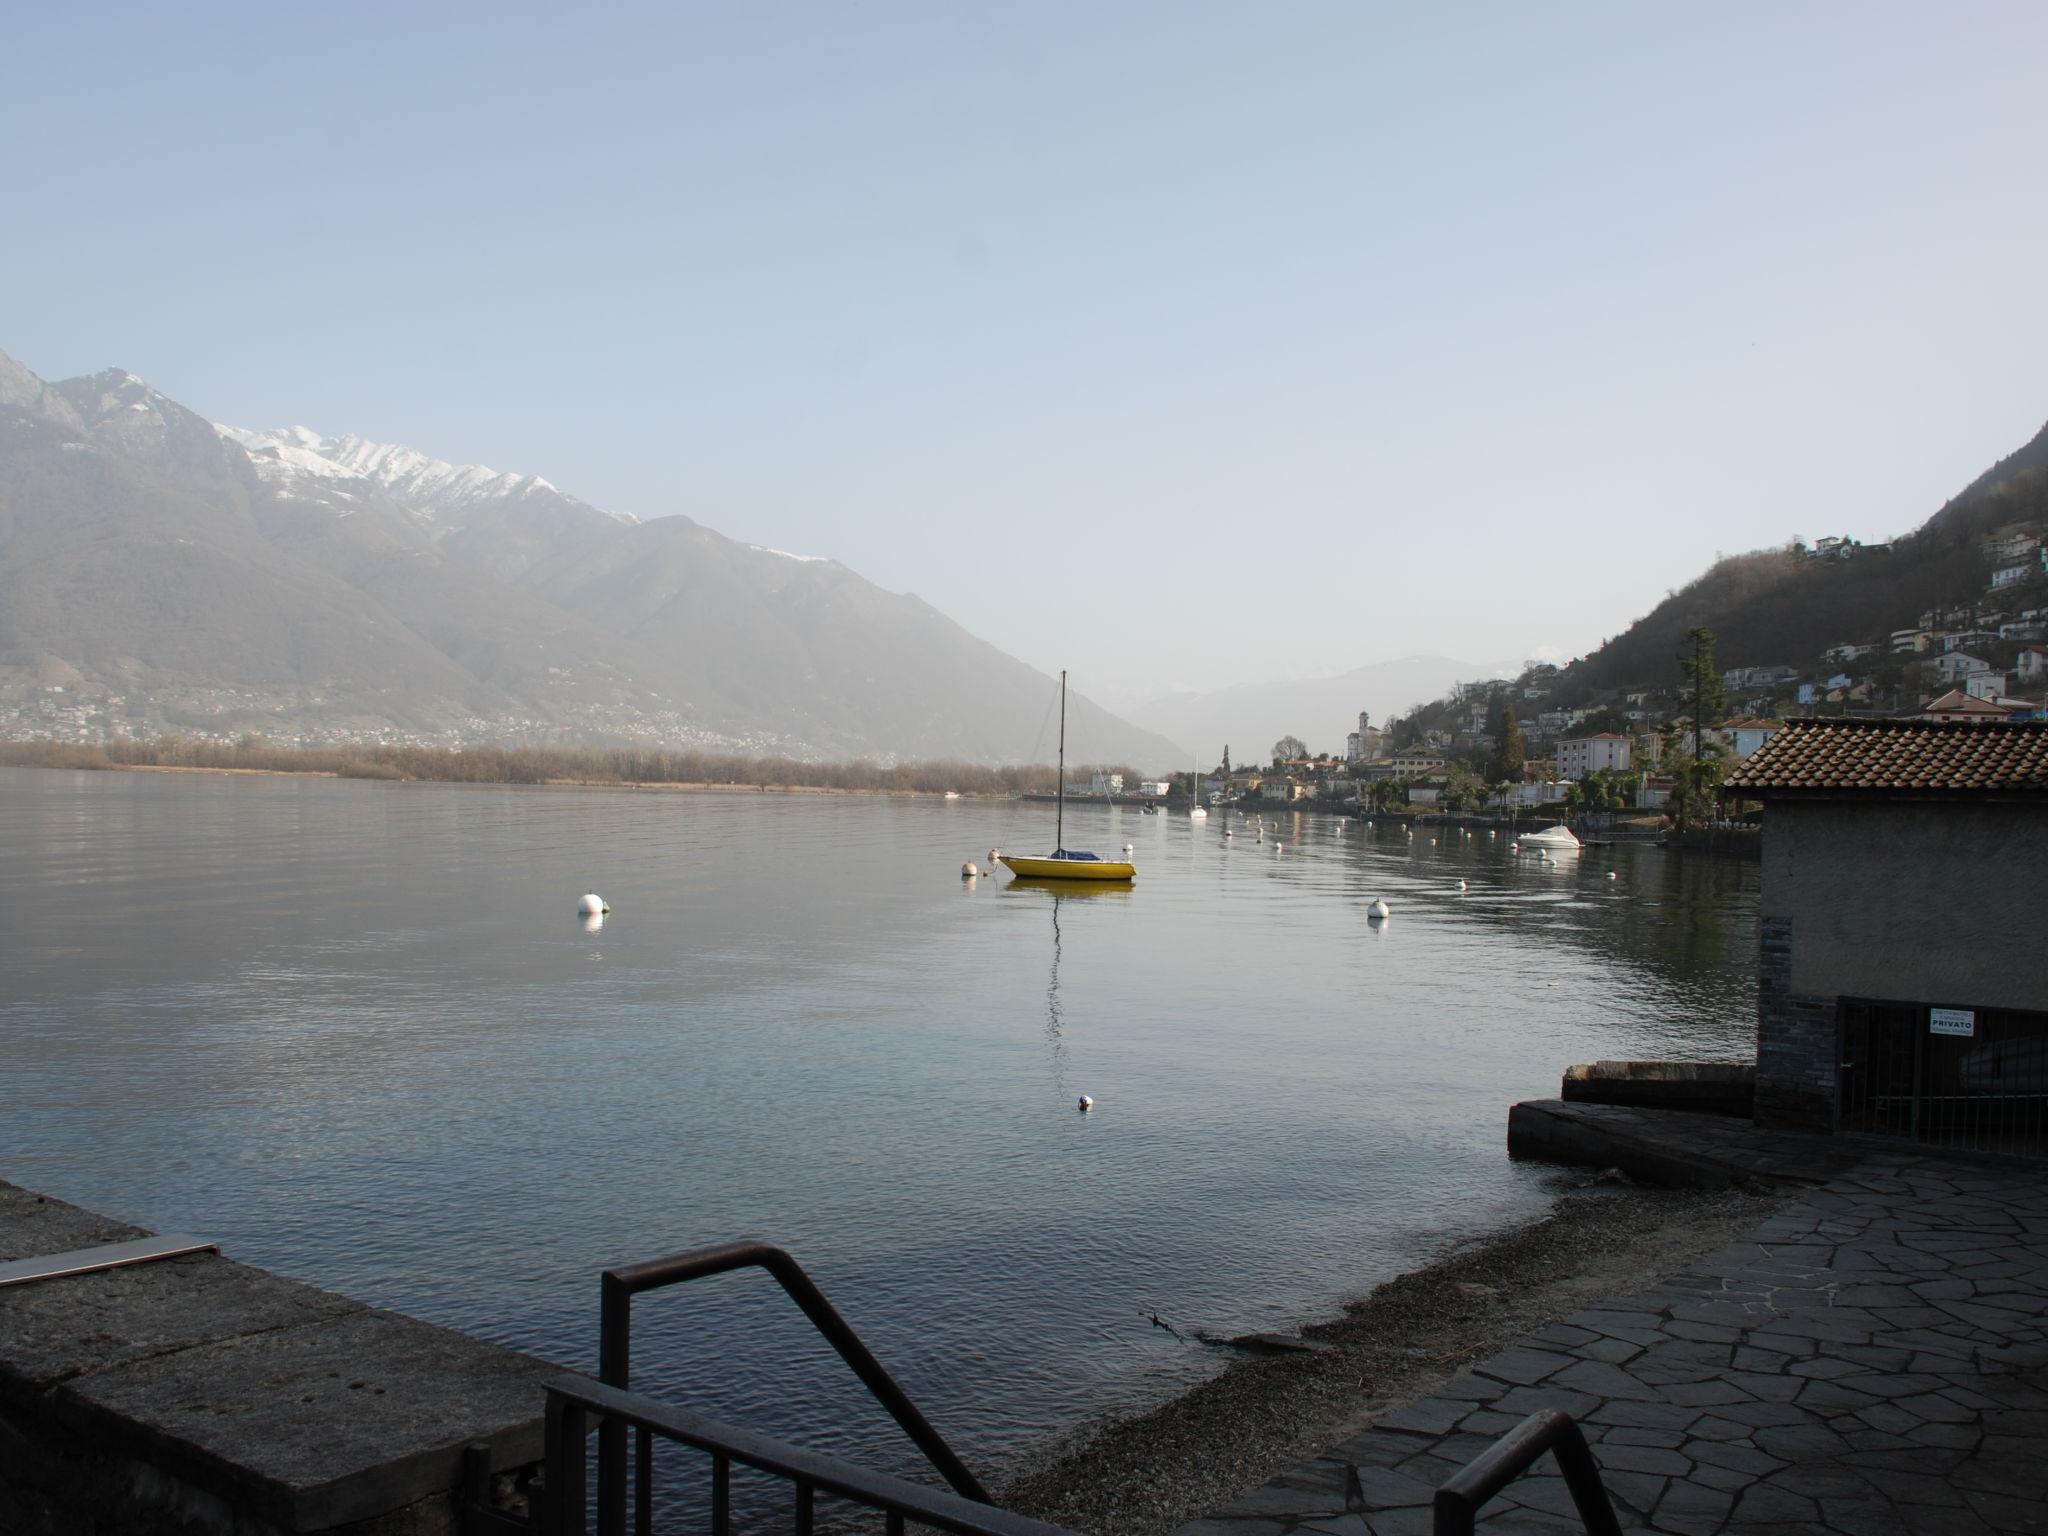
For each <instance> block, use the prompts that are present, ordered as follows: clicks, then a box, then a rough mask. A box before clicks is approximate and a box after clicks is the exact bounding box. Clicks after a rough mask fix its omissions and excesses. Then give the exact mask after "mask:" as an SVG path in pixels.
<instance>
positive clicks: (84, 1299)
mask: <svg viewBox="0 0 2048 1536" xmlns="http://www.w3.org/2000/svg"><path fill="white" fill-rule="evenodd" d="M140 1235H144V1234H142V1233H141V1231H140V1229H138V1228H135V1227H130V1226H127V1225H125V1224H123V1223H119V1222H111V1221H108V1220H107V1219H106V1218H104V1217H100V1216H97V1215H95V1214H94V1213H92V1212H90V1211H85V1210H81V1209H79V1208H78V1207H76V1206H71V1205H66V1204H64V1203H63V1202H62V1201H58V1200H52V1199H49V1198H47V1197H45V1196H41V1195H37V1194H34V1193H33V1192H31V1191H28V1190H23V1189H19V1188H16V1187H15V1186H13V1185H8V1184H0V1258H31V1257H37V1256H40V1255H42V1254H47V1253H56V1252H62V1251H65V1250H67V1249H71V1248H78V1247H84V1246H87V1245H89V1244H92V1243H103V1242H116V1241H120V1240H122V1239H124V1238H132V1237H136V1236H140ZM559 1370H560V1367H559V1366H556V1365H551V1364H549V1363H547V1362H545V1361H541V1360H537V1359H534V1358H533V1357H531V1356H528V1355H522V1354H518V1353H516V1352H514V1351H512V1350H508V1349H501V1348H498V1347H497V1346H495V1345H490V1344H486V1343H483V1342H482V1341H480V1340H477V1339H472V1338H470V1337H468V1336H467V1335H465V1334H460V1333H456V1332H453V1331H452V1330H449V1329H446V1328H437V1327H434V1326H433V1325H431V1324H428V1323H423V1322H420V1321H418V1320H416V1319H414V1318H409V1317H404V1316H401V1315H400V1314H398V1313H395V1312H386V1311H381V1310H379V1309H376V1308H372V1307H367V1306H364V1305H363V1304H362V1303H361V1302H357V1301H352V1300H350V1299H349V1298H347V1297H345V1296H337V1295H334V1294H333V1293H331V1292H327V1291H322V1290H319V1289H316V1288H315V1287H313V1286H308V1285H300V1284H298V1283H297V1282H295V1281H291V1280H286V1279H283V1278H281V1277H279V1276H277V1275H273V1274H270V1273H268V1272H267V1271H264V1270H260V1269H255V1268H252V1267H250V1266H248V1265H245V1264H238V1263H235V1262H234V1261H233V1260H230V1259H226V1258H222V1257H220V1256H219V1255H216V1254H192V1255H187V1256H184V1257H180V1258H174V1259H164V1260H160V1261H157V1262H154V1263H149V1264H142V1265H137V1266H134V1267H132V1268H126V1269H116V1270H108V1271H103V1272H99V1273H93V1274H85V1275H72V1276H65V1277H62V1278H57V1279H50V1280H39V1281H35V1282H32V1283H29V1284H25V1285H19V1286H12V1287H8V1288H6V1289H4V1290H0V1529H6V1530H8V1531H10V1532H11V1531H16V1530H22V1531H29V1532H37V1531H44V1530H47V1531H50V1532H57V1531H67V1530H84V1529H93V1528H105V1529H119V1530H123V1531H130V1530H133V1531H148V1532H154V1531H159V1530H161V1531H166V1532H168V1531H177V1532H179V1533H181V1536H197V1533H200V1532H223V1533H226V1532H233V1533H235V1536H253V1533H257V1532H261V1533H265V1536H268V1533H270V1532H278V1533H289V1532H312V1531H322V1532H334V1533H341V1532H348V1533H351V1536H357V1533H360V1536H372V1533H376V1536H382V1533H385V1532H390V1533H399V1532H403V1533H404V1536H427V1533H433V1532H442V1531H450V1532H452V1531H454V1530H455V1529H456V1527H457V1520H458V1515H457V1511H456V1508H455V1491H456V1488H457V1485H458V1480H459V1476H460V1468H461V1462H462V1457H463V1452H464V1448H465V1447H466V1446H468V1445H470V1444H472V1443H475V1442H482V1443H484V1444H486V1445H488V1446H489V1447H490V1449H491V1459H492V1465H493V1468H494V1470H496V1471H500V1472H506V1473H513V1472H517V1471H519V1470H521V1469H524V1468H527V1467H529V1466H531V1465H533V1464H535V1463H537V1462H538V1461H539V1460H540V1455H541V1423H540V1414H541V1405H542V1395H541V1391H540V1387H539V1382H540V1380H541V1379H542V1378H543V1377H545V1376H547V1375H549V1374H554V1373H558V1372H559Z"/></svg>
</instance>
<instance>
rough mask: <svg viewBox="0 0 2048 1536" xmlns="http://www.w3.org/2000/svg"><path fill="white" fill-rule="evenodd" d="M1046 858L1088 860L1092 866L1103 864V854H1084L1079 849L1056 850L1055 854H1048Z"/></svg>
mask: <svg viewBox="0 0 2048 1536" xmlns="http://www.w3.org/2000/svg"><path fill="white" fill-rule="evenodd" d="M1046 857H1047V858H1049V859H1086V860H1087V861H1088V862H1089V863H1090V864H1100V863H1101V862H1102V855H1101V854H1099V853H1083V852H1082V851H1081V850H1080V849H1078V848H1059V849H1055V850H1054V851H1053V852H1051V853H1049V854H1047V855H1046Z"/></svg>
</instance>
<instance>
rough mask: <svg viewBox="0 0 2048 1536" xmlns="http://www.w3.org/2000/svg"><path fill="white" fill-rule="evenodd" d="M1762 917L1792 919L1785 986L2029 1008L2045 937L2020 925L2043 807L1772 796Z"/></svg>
mask: <svg viewBox="0 0 2048 1536" xmlns="http://www.w3.org/2000/svg"><path fill="white" fill-rule="evenodd" d="M1765 817H1766V828H1767V830H1766V832H1765V835H1764V861H1763V916H1764V917H1766V918H1789V919H1791V920H1792V921H1793V923H1794V924H1795V926H1796V929H1797V934H1798V938H1797V942H1796V944H1795V945H1794V946H1793V953H1792V974H1791V988H1792V991H1793V992H1794V993H1796V994H1798V995H1800V996H1803V997H1814V998H1825V997H1867V998H1873V999H1887V1000H1893V1001H1898V1002H1918V1003H1927V1004H1932V1005H1934V1006H1937V1007H1941V1006H1954V1007H1958V1008H1970V1007H1978V1008H2019V1009H2038V1008H2040V1007H2041V1005H2042V999H2043V998H2048V946H2044V945H2041V944H2038V943H2035V942H2033V941H2032V939H2031V937H2030V936H2029V930H2030V923H2031V919H2032V916H2033V915H2034V914H2036V913H2037V912H2038V911H2039V910H2040V905H2041V891H2042V887H2043V884H2044V879H2048V877H2044V873H2043V872H2044V871H2048V806H2040V805H2028V804H2025V803H2020V802H2010V803H1998V802H1991V801H1950V802H1940V801H1936V802H1915V801H1854V800H1832V801H1830V800H1817V801H1807V800H1774V801H1772V802H1771V804H1770V806H1769V807H1768V809H1767V810H1766V812H1765Z"/></svg>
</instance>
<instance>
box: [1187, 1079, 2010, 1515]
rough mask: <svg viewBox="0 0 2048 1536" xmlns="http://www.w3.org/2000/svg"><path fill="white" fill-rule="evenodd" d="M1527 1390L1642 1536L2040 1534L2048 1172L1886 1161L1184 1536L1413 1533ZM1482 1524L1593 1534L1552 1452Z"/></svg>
mask: <svg viewBox="0 0 2048 1536" xmlns="http://www.w3.org/2000/svg"><path fill="white" fill-rule="evenodd" d="M1573 1107H1574V1108H1577V1107H1580V1106H1573ZM1539 1408H1563V1409H1565V1410H1566V1411H1568V1412H1570V1413H1572V1414H1573V1415H1574V1416H1575V1417H1577V1418H1578V1419H1579V1420H1580V1422H1581V1425H1582V1427H1583V1428H1584V1430H1585V1432H1586V1435H1587V1438H1588V1439H1589V1440H1590V1441H1591V1442H1592V1445H1593V1454H1594V1456H1595V1457H1596V1458H1597V1459H1598V1460H1599V1462H1600V1466H1601V1473H1602V1478H1603V1480H1604V1481H1605V1483H1606V1485H1607V1488H1608V1491H1609V1493H1610V1495H1611V1496H1612V1497H1613V1499H1614V1502H1615V1506H1616V1510H1617V1513H1618V1514H1619V1515H1620V1516H1621V1520H1622V1524H1623V1527H1624V1529H1626V1530H1629V1531H1631V1532H1661V1533H1670V1536H1715V1533H1721V1532H1726V1533H1730V1536H1805V1533H1821V1532H1829V1533H1839V1536H1989V1533H2015V1532H2048V1176H2044V1175H2043V1174H2042V1173H2040V1172H2035V1171H2030V1170H2024V1169H2005V1168H1995V1167H1990V1166H1976V1165H1966V1164H1959V1163H1947V1162H1940V1161H1937V1160H1934V1159H1927V1158H1917V1157H1912V1156H1905V1155H1897V1156H1895V1155H1890V1154H1883V1155H1876V1156H1872V1157H1870V1158H1869V1159H1868V1160H1867V1161H1865V1162H1864V1163H1862V1164H1861V1165H1860V1166H1859V1167H1857V1168H1855V1169H1854V1170H1852V1171H1849V1172H1846V1173H1838V1174H1836V1175H1835V1176H1834V1177H1833V1178H1831V1179H1830V1180H1829V1182H1827V1183H1826V1184H1825V1185H1823V1186H1821V1187H1819V1188H1816V1189H1814V1190H1813V1191H1811V1192H1810V1193H1808V1194H1807V1195H1806V1196H1805V1197H1804V1198H1802V1199H1801V1200H1800V1201H1799V1202H1798V1203H1797V1204H1795V1205H1792V1206H1789V1207H1787V1208H1786V1209H1784V1210H1783V1211H1781V1212H1779V1213H1778V1214H1776V1215H1774V1216H1772V1217H1770V1218H1769V1219H1768V1220H1766V1221H1765V1222H1764V1223H1763V1224H1762V1225H1761V1226H1759V1227H1758V1228H1757V1229H1756V1231H1755V1232H1753V1233H1751V1234H1750V1235H1749V1236H1748V1237H1747V1238H1746V1239H1745V1240H1744V1241H1742V1242H1739V1243H1734V1244H1731V1245H1730V1246H1728V1247H1727V1248H1724V1249H1722V1250H1721V1251H1720V1252H1718V1253H1715V1254H1712V1255H1710V1256H1709V1257H1707V1258H1705V1259H1703V1260H1701V1261H1700V1262H1699V1263H1697V1264H1695V1265H1693V1266H1692V1267H1691V1268H1690V1269H1688V1270H1686V1271H1685V1272H1684V1273H1683V1274H1681V1275H1678V1276H1675V1277H1673V1278H1672V1279H1670V1280H1668V1281H1665V1282H1664V1283H1662V1284H1660V1285H1656V1286H1653V1287H1651V1288H1650V1289H1648V1290H1646V1291H1643V1292H1640V1293H1638V1294H1636V1295H1633V1296H1627V1297H1618V1298H1615V1299H1612V1300H1609V1301H1604V1302H1602V1303H1600V1304H1599V1305H1597V1306H1593V1307H1588V1308H1587V1309H1585V1310H1584V1311H1582V1312H1578V1313H1575V1314H1573V1315H1572V1316H1571V1317H1569V1318H1566V1319H1565V1320H1564V1321H1563V1322H1561V1323H1557V1324H1553V1325H1551V1326H1550V1327H1547V1328H1543V1329H1540V1330H1538V1331H1537V1332H1535V1333H1533V1334H1531V1335H1529V1336H1528V1337H1527V1338H1525V1339H1522V1340H1519V1341H1517V1343H1516V1344H1515V1345H1514V1346H1513V1347H1511V1348H1509V1349H1507V1350H1504V1351H1502V1352H1501V1353H1500V1354H1498V1355H1495V1356H1494V1357H1493V1358H1491V1359H1489V1360H1485V1361H1482V1362H1480V1363H1478V1364H1476V1365H1474V1366H1472V1367H1470V1368H1469V1369H1467V1370H1465V1371H1463V1372H1461V1373H1460V1374H1459V1375H1458V1376H1457V1377H1456V1378H1454V1379H1453V1380H1452V1381H1451V1382H1450V1383H1448V1384H1447V1385H1446V1386H1445V1388H1444V1389H1443V1390H1442V1391H1440V1392H1439V1393H1437V1394H1436V1395H1435V1396H1434V1397H1430V1398H1425V1399H1423V1400H1422V1401H1420V1402H1417V1403H1414V1404H1411V1405H1409V1406H1408V1407H1407V1408H1404V1409H1402V1410H1400V1411H1399V1412H1398V1413H1395V1414H1393V1415H1390V1416H1388V1417H1387V1418H1384V1419H1382V1420H1381V1421H1380V1422H1379V1423H1377V1424H1375V1425H1374V1426H1373V1427H1372V1428H1371V1429H1369V1430H1367V1431H1365V1432H1364V1433H1362V1434H1360V1435H1356V1436H1354V1437H1353V1438H1351V1439H1349V1440H1346V1441H1344V1442H1343V1443H1342V1444H1339V1445H1337V1446H1334V1447H1332V1448H1331V1449H1330V1450H1329V1451H1328V1452H1326V1453H1325V1454H1324V1455H1322V1456H1321V1457H1318V1458H1317V1459H1316V1460H1315V1461H1313V1462H1310V1463H1309V1464H1308V1465H1307V1466H1305V1467H1301V1468H1297V1469H1295V1470H1294V1471H1293V1472H1290V1473H1288V1474H1287V1475H1285V1476H1283V1477H1281V1478H1278V1479H1275V1480H1274V1481H1273V1482H1271V1483H1269V1484H1267V1485H1266V1486H1265V1487H1263V1488H1260V1489H1257V1490H1255V1491H1254V1492H1253V1493H1251V1494H1249V1495H1247V1496H1246V1497H1245V1498H1244V1499H1241V1500H1239V1501H1238V1502H1237V1503H1235V1504H1233V1505H1231V1506H1230V1507H1228V1508H1227V1509H1224V1510H1223V1511H1221V1512H1220V1513H1218V1514H1217V1515H1215V1516H1213V1517H1211V1518H1208V1519H1204V1520H1196V1521H1193V1522H1191V1523H1189V1524H1188V1525H1185V1526H1183V1527H1181V1529H1180V1532H1179V1533H1178V1536H1281V1533H1293V1532H1298V1531H1305V1532H1316V1533H1319V1536H1397V1533H1402V1536H1405V1533H1425V1532H1427V1531H1429V1529H1430V1509H1429V1501H1430V1497H1431V1495H1432V1494H1433V1493H1434V1491H1435V1489H1436V1488H1437V1487H1438V1486H1439V1485H1440V1484H1441V1483H1443V1482H1444V1480H1445V1479H1447V1478H1448V1477H1450V1476H1451V1475H1452V1474H1453V1473H1454V1472H1456V1471H1457V1470H1458V1469H1459V1468H1461V1467H1462V1466H1463V1465H1464V1464H1465V1463H1466V1462H1467V1461H1469V1460H1471V1458H1472V1457H1473V1456H1475V1455H1477V1454H1478V1453H1479V1451H1481V1450H1483V1449H1484V1448H1485V1447H1486V1446H1487V1445H1489V1444H1491V1443H1492V1442H1493V1440H1494V1439H1495V1438H1497V1437H1498V1436H1499V1435H1500V1434H1501V1433H1503V1432H1504V1431H1505V1430H1507V1429H1509V1428H1511V1427H1512V1426H1513V1425H1514V1424H1516V1423H1518V1422H1520V1420H1521V1419H1522V1418H1524V1417H1525V1416H1526V1415H1528V1414H1530V1413H1532V1412H1534V1411H1536V1410H1537V1409H1539ZM1479 1528H1480V1529H1481V1530H1482V1531H1488V1532H1495V1533H1498V1536H1511V1533H1521V1532H1528V1533H1538V1532H1567V1531H1569V1532H1579V1531H1582V1529H1583V1528H1582V1526H1581V1525H1580V1523H1579V1521H1578V1518H1577V1516H1576V1514H1575V1512H1574V1511H1573V1508H1572V1505H1571V1502H1570V1499H1569V1496H1568V1495H1567V1494H1566V1492H1565V1489H1564V1484H1563V1480H1562V1478H1561V1477H1560V1476H1559V1475H1558V1472H1557V1468H1556V1465H1555V1463H1554V1462H1553V1461H1552V1460H1551V1459H1550V1458H1548V1457H1545V1458H1544V1460H1543V1461H1542V1462H1540V1463H1539V1464H1538V1465H1537V1466H1536V1468H1535V1469H1533V1470H1532V1471H1531V1473H1530V1474H1529V1475H1527V1476H1525V1477H1524V1478H1522V1479H1521V1480H1520V1481H1518V1482H1516V1483H1514V1484H1511V1485H1510V1486H1509V1488H1508V1489H1507V1490H1506V1491H1505V1492H1504V1493H1503V1494H1502V1495H1501V1496H1500V1497H1499V1498H1498V1499H1497V1500H1496V1501H1495V1502H1494V1503H1493V1504H1492V1505H1490V1506H1489V1507H1488V1508H1487V1510H1486V1511H1485V1512H1484V1514H1483V1517H1482V1519H1481V1521H1480V1527H1479Z"/></svg>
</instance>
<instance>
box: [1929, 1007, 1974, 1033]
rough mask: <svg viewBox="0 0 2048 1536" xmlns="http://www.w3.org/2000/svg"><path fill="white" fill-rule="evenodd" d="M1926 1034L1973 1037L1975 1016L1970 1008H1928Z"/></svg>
mask: <svg viewBox="0 0 2048 1536" xmlns="http://www.w3.org/2000/svg"><path fill="white" fill-rule="evenodd" d="M1927 1033H1929V1034H1930V1035H1975V1034H1976V1033H1977V1014H1976V1011H1975V1010H1974V1009H1970V1008H1930V1009H1928V1010H1927Z"/></svg>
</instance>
